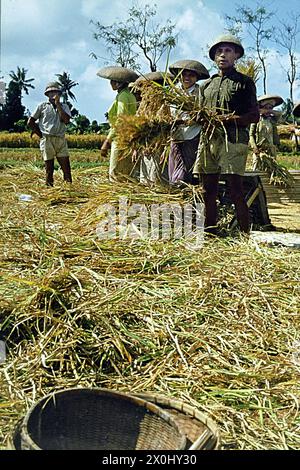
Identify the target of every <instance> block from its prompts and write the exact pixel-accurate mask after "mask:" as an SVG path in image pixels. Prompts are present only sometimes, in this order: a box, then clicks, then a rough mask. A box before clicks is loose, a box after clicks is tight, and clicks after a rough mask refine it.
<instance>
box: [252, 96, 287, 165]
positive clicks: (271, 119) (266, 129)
mask: <svg viewBox="0 0 300 470" xmlns="http://www.w3.org/2000/svg"><path fill="white" fill-rule="evenodd" d="M257 101H258V105H259V114H260V119H259V122H258V123H252V124H251V126H250V140H249V144H250V147H251V149H252V151H253V157H252V164H253V170H254V171H257V170H262V171H264V170H265V165H264V159H265V156H266V157H267V158H269V159H270V160H271V161H272V159H274V160H275V159H276V147H277V146H278V145H279V144H280V140H279V136H278V132H277V121H278V116H279V114H278V113H276V112H275V111H274V110H273V108H274V107H275V106H279V105H280V104H282V103H283V99H282V98H281V97H280V96H277V95H263V96H260V97H259V98H258V100H257Z"/></svg>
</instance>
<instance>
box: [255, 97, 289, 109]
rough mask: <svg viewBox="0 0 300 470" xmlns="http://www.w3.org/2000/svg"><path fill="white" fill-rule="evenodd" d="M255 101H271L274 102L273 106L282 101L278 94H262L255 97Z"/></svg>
mask: <svg viewBox="0 0 300 470" xmlns="http://www.w3.org/2000/svg"><path fill="white" fill-rule="evenodd" d="M257 101H258V102H259V103H262V102H263V101H273V103H275V104H273V106H274V107H275V106H279V105H280V104H282V103H283V99H282V98H281V96H278V95H262V96H259V97H258V98H257Z"/></svg>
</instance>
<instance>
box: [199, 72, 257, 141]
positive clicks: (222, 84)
mask: <svg viewBox="0 0 300 470" xmlns="http://www.w3.org/2000/svg"><path fill="white" fill-rule="evenodd" d="M200 90H201V105H202V106H206V107H207V108H212V109H215V110H216V111H217V113H218V114H230V113H234V114H236V115H237V116H240V117H241V118H240V119H239V121H238V122H237V123H226V124H225V128H226V131H227V135H228V140H229V141H230V142H232V143H241V144H248V141H249V132H248V126H249V125H250V123H251V122H257V121H258V119H259V111H258V105H257V97H256V87H255V83H254V81H253V80H252V79H251V78H250V77H248V76H247V75H244V74H242V73H240V72H238V71H237V70H235V69H234V68H233V69H231V70H230V71H229V72H228V73H227V74H226V75H224V76H221V75H219V74H215V75H213V76H212V77H211V78H209V79H208V80H206V81H205V82H204V83H203V85H202V86H201V87H200Z"/></svg>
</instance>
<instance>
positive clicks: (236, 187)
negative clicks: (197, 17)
mask: <svg viewBox="0 0 300 470" xmlns="http://www.w3.org/2000/svg"><path fill="white" fill-rule="evenodd" d="M243 55H244V49H243V46H242V44H241V43H240V41H239V40H238V39H237V38H236V37H234V36H232V35H229V34H227V35H222V36H220V37H219V38H218V39H216V40H215V41H214V43H213V45H212V46H211V47H210V49H209V57H210V58H211V60H213V61H214V62H215V64H216V65H217V67H218V73H216V74H215V75H213V76H212V77H211V78H210V79H209V80H207V81H206V82H205V83H204V84H203V86H202V87H201V105H202V106H205V107H207V108H208V109H211V110H212V111H213V112H216V113H217V117H218V119H220V120H221V122H222V123H223V126H224V127H221V126H219V127H217V126H216V127H215V129H214V131H213V132H211V130H210V131H209V132H207V133H206V132H205V130H206V129H207V128H205V127H204V128H203V131H202V132H201V138H200V146H199V152H198V157H197V161H196V164H195V167H194V173H195V175H199V174H201V177H202V183H203V189H204V203H205V227H206V228H205V230H206V232H209V233H212V234H217V227H216V224H217V197H218V182H219V176H220V174H221V173H222V174H225V175H227V179H228V183H229V188H230V197H231V200H232V202H233V203H234V205H235V209H236V214H237V220H238V223H239V226H240V230H241V231H242V232H244V233H249V230H250V224H249V210H248V206H247V203H246V201H245V198H244V194H243V185H242V180H243V175H244V172H245V167H246V160H247V153H248V141H249V132H248V126H249V125H250V124H251V123H252V122H258V120H259V111H258V105H257V97H256V87H255V84H254V82H253V80H252V79H251V78H249V77H248V76H246V75H244V74H242V73H239V72H238V71H237V70H236V69H235V63H236V61H237V60H238V59H239V58H240V57H242V56H243Z"/></svg>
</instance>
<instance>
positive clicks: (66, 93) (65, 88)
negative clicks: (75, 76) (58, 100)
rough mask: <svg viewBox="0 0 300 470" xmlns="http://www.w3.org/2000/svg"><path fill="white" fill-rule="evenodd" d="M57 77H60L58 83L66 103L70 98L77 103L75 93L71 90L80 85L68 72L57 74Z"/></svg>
mask: <svg viewBox="0 0 300 470" xmlns="http://www.w3.org/2000/svg"><path fill="white" fill-rule="evenodd" d="M56 76H57V77H58V82H59V84H60V86H61V90H62V97H63V101H64V103H67V101H68V98H70V99H71V100H73V101H76V97H75V95H74V93H72V91H71V89H72V88H73V87H75V86H77V85H78V83H77V82H74V81H73V80H71V78H70V74H69V73H67V72H63V73H57V74H56Z"/></svg>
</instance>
